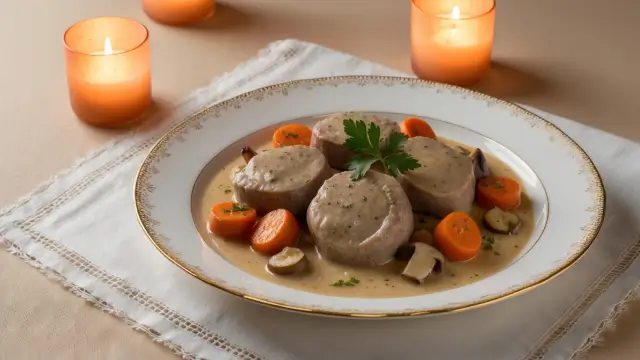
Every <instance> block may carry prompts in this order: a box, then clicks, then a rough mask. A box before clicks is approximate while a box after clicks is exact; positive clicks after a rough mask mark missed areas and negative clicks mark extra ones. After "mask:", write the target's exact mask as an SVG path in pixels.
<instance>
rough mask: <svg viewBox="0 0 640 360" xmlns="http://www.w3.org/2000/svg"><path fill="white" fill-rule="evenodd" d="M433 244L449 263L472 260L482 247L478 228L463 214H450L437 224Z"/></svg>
mask: <svg viewBox="0 0 640 360" xmlns="http://www.w3.org/2000/svg"><path fill="white" fill-rule="evenodd" d="M433 238H434V244H435V246H436V247H437V248H438V250H440V252H442V254H443V255H444V256H445V257H446V258H447V259H449V260H451V261H466V260H471V259H473V258H474V257H475V256H476V254H477V253H478V250H480V246H481V245H482V234H481V233H480V228H478V225H477V224H476V222H475V221H473V219H472V218H471V217H470V216H469V215H467V214H465V213H463V212H452V213H450V214H449V215H447V216H446V217H445V218H444V219H442V221H440V222H439V223H438V225H437V226H436V229H435V231H434V232H433Z"/></svg>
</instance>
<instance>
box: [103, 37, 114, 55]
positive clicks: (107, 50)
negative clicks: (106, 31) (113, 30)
mask: <svg viewBox="0 0 640 360" xmlns="http://www.w3.org/2000/svg"><path fill="white" fill-rule="evenodd" d="M104 54H105V55H111V54H113V49H112V48H111V39H109V37H108V36H107V38H106V39H104Z"/></svg>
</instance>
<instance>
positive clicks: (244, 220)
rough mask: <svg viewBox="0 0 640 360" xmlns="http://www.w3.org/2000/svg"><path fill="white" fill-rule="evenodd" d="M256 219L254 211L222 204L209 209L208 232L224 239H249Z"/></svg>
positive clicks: (236, 205)
mask: <svg viewBox="0 0 640 360" xmlns="http://www.w3.org/2000/svg"><path fill="white" fill-rule="evenodd" d="M257 217H258V216H257V214H256V211H255V209H252V208H250V207H247V206H245V205H242V204H238V203H234V202H223V203H220V204H217V205H216V206H214V207H213V208H212V209H211V215H210V217H209V230H211V232H212V233H214V234H216V235H218V236H221V237H226V238H243V237H249V235H251V229H253V226H254V225H255V223H256V218H257Z"/></svg>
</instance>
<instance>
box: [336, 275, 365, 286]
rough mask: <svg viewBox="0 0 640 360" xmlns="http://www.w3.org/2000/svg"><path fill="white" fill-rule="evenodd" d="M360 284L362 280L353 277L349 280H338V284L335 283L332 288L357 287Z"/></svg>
mask: <svg viewBox="0 0 640 360" xmlns="http://www.w3.org/2000/svg"><path fill="white" fill-rule="evenodd" d="M358 284H360V280H358V279H356V278H354V277H353V276H352V277H351V278H350V279H349V280H347V281H344V280H338V281H336V282H334V283H333V284H331V286H336V287H343V286H356V285H358Z"/></svg>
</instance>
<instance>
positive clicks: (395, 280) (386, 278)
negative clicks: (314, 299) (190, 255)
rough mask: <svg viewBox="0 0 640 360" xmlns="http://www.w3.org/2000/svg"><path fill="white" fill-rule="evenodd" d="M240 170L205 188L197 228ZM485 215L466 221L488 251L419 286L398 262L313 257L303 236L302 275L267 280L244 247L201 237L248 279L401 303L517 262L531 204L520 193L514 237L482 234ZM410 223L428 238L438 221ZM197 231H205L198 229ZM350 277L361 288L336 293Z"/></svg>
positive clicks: (498, 170)
mask: <svg viewBox="0 0 640 360" xmlns="http://www.w3.org/2000/svg"><path fill="white" fill-rule="evenodd" d="M443 141H444V142H446V143H448V144H449V145H451V146H458V145H460V144H458V143H455V142H453V141H449V140H443ZM463 146H464V145H463ZM464 147H466V146H464ZM269 148H270V145H264V146H263V147H261V148H260V149H259V150H264V149H269ZM466 148H468V147H466ZM485 156H486V158H487V163H488V164H489V167H490V169H491V172H492V174H493V175H496V176H505V177H511V178H515V179H517V176H516V174H515V173H514V172H513V171H512V170H511V169H510V168H509V167H508V166H507V165H506V164H504V163H503V162H501V161H500V160H498V159H496V158H494V157H492V156H489V155H487V154H485ZM241 165H244V160H243V159H242V157H241V156H238V158H237V159H235V160H234V161H232V162H231V163H229V164H227V165H226V166H224V168H222V170H221V171H220V172H219V173H217V174H216V176H215V177H214V179H213V180H212V181H211V182H210V183H209V184H208V186H207V188H206V191H205V196H204V199H203V201H202V203H201V204H202V206H201V208H200V209H199V214H197V218H196V220H197V221H199V222H201V224H206V222H207V220H208V218H209V214H210V211H211V208H212V207H213V206H214V205H215V204H218V203H221V202H225V201H231V200H232V199H233V195H234V194H233V186H232V183H231V176H232V175H233V173H234V171H236V169H237V168H238V167H239V166H241ZM484 212H485V210H483V209H480V208H478V207H477V206H476V205H474V206H473V209H472V210H471V213H470V215H471V216H472V217H473V218H474V220H475V221H476V222H477V224H478V225H479V226H480V228H481V230H482V232H483V234H487V236H488V237H493V239H494V243H493V246H492V248H491V249H485V248H484V247H483V249H481V250H480V252H479V253H478V255H477V256H476V257H475V258H474V259H473V260H470V261H467V262H458V263H455V262H447V263H446V264H445V270H444V272H443V273H441V274H439V275H435V276H434V275H430V276H429V277H428V278H427V281H426V283H425V284H423V285H416V284H414V283H411V282H409V281H407V280H405V279H403V278H402V277H401V276H400V274H401V273H402V270H403V268H404V266H405V264H406V263H403V262H397V261H393V262H391V263H388V264H386V265H384V266H380V267H374V268H364V267H363V268H359V267H353V266H346V265H340V264H335V263H332V262H329V261H326V260H323V259H321V258H320V256H319V255H318V254H317V252H316V249H315V247H314V245H313V243H312V239H311V237H310V235H309V234H308V232H307V231H306V230H305V231H303V232H302V235H301V237H300V240H299V243H298V245H297V246H298V247H299V248H300V249H302V250H303V251H304V252H305V254H306V256H307V258H308V260H309V265H310V266H309V267H308V268H307V270H306V271H305V272H304V273H301V274H296V275H274V274H271V273H270V272H268V271H267V270H266V264H267V261H268V259H269V258H268V257H267V256H264V255H262V254H258V253H256V252H254V251H253V250H251V247H250V246H249V244H248V243H245V242H239V241H230V240H225V239H222V238H218V237H216V236H214V235H213V234H210V233H209V234H201V235H202V236H203V238H204V240H205V242H206V243H207V244H208V245H209V246H211V247H212V248H214V249H215V250H216V251H217V252H218V253H219V254H221V255H222V256H223V257H224V258H226V259H227V261H229V262H230V263H232V264H233V265H235V266H237V267H238V268H240V269H242V270H243V271H245V272H247V273H250V274H252V275H254V276H257V277H259V278H262V279H264V280H267V281H270V282H273V283H276V284H279V285H282V286H286V287H291V288H296V289H299V290H303V291H309V292H314V293H319V294H323V295H330V296H342V297H363V298H389V297H406V296H417V295H423V294H426V293H431V292H437V291H443V290H447V289H451V288H456V287H459V286H463V285H466V284H469V283H472V282H475V281H478V280H481V279H483V278H486V277H488V276H491V275H492V274H495V273H497V272H498V271H500V270H502V269H504V268H505V267H506V266H507V265H509V264H510V263H511V262H512V261H513V260H514V259H515V258H516V256H517V255H518V254H519V253H520V251H521V250H522V249H523V248H524V247H525V245H526V243H527V241H528V240H529V238H530V235H531V233H532V232H533V226H534V219H533V206H532V203H531V200H530V198H529V197H528V196H527V195H526V194H525V193H524V192H523V194H522V204H521V205H520V207H519V208H518V209H517V210H515V211H513V212H514V213H515V214H517V215H518V216H519V217H520V218H521V219H522V222H523V224H522V227H521V229H520V232H519V233H518V235H511V236H509V235H497V234H492V233H490V232H488V231H486V230H485V228H484V226H483V225H482V215H484ZM414 220H415V230H418V229H428V230H429V231H430V232H433V229H434V228H435V226H436V225H437V224H438V221H439V220H438V219H435V218H432V217H429V216H424V215H420V214H414ZM199 228H206V227H205V226H199ZM351 277H355V278H356V279H358V280H360V283H359V284H357V285H356V286H353V287H336V286H333V285H332V284H334V283H335V282H336V281H338V280H344V281H346V280H349V278H351Z"/></svg>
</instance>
